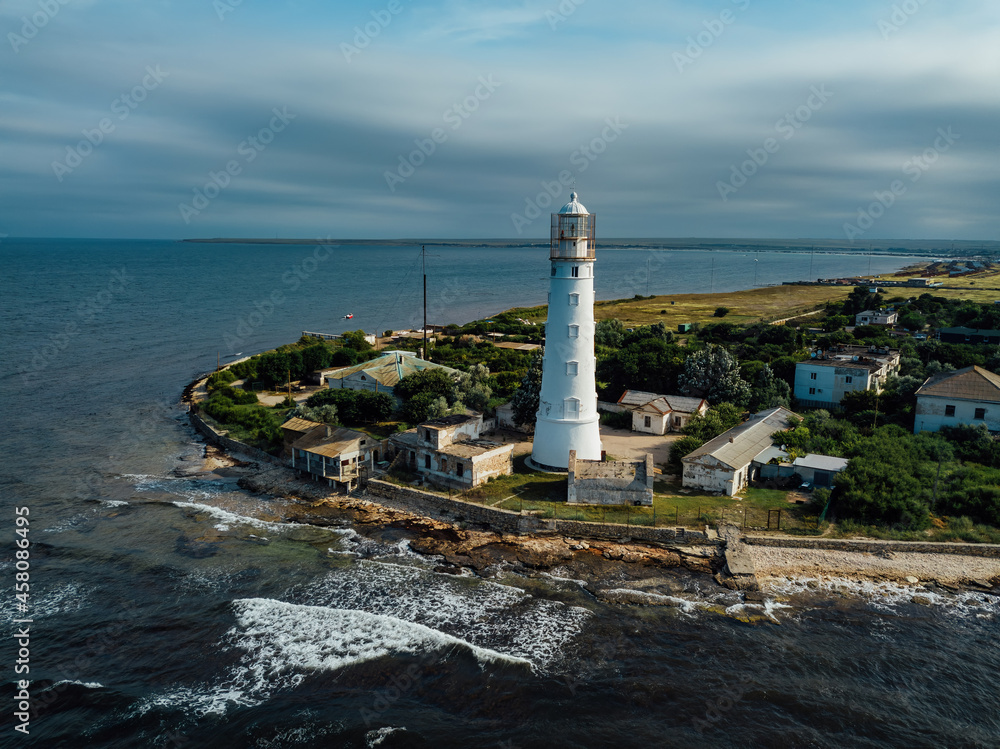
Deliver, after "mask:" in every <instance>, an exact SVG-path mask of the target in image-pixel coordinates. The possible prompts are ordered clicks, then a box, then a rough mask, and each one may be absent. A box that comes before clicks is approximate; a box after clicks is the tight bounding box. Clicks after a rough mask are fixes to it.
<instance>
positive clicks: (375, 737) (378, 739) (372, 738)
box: [365, 726, 406, 749]
mask: <svg viewBox="0 0 1000 749" xmlns="http://www.w3.org/2000/svg"><path fill="white" fill-rule="evenodd" d="M405 731H406V729H405V728H396V727H395V726H383V727H382V728H378V729H376V730H374V731H369V732H368V733H366V734H365V744H367V745H368V749H375V747H376V746H382V742H383V741H385V740H386V739H387V738H389V737H390V736H392V735H393V734H394V733H403V732H405Z"/></svg>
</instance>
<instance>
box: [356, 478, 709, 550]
mask: <svg viewBox="0 0 1000 749" xmlns="http://www.w3.org/2000/svg"><path fill="white" fill-rule="evenodd" d="M368 493H369V494H370V495H372V500H373V501H374V502H377V503H378V504H381V505H385V506H386V507H391V508H393V509H396V510H403V511H405V512H412V513H414V514H415V515H424V516H427V517H434V518H437V519H439V520H444V521H446V522H455V523H458V522H462V523H471V524H474V525H482V526H485V527H487V528H489V529H490V530H493V531H496V532H498V533H539V532H549V533H555V534H559V535H563V536H573V537H574V538H596V539H604V540H611V541H626V540H632V541H646V542H650V543H666V544H697V545H704V544H712V545H715V544H717V543H718V541H716V540H709V539H708V537H707V535H706V534H705V533H704V532H702V531H691V530H686V529H684V528H651V527H647V526H637V525H621V524H618V523H586V522H582V521H579V520H547V519H543V518H539V517H537V516H536V515H531V514H520V513H517V512H511V511H510V510H501V509H499V508H496V507H485V506H483V505H478V504H475V503H473V502H465V501H463V500H461V499H454V498H451V497H442V496H439V495H437V494H431V493H430V492H423V491H420V490H418V489H412V488H410V487H406V486H398V485H396V484H390V483H388V482H386V481H379V480H377V479H372V480H371V481H369V482H368Z"/></svg>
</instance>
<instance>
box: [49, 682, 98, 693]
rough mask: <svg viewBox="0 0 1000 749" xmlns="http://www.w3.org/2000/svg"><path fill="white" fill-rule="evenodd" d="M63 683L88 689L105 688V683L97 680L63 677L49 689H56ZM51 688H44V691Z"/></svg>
mask: <svg viewBox="0 0 1000 749" xmlns="http://www.w3.org/2000/svg"><path fill="white" fill-rule="evenodd" d="M61 684H75V685H76V686H78V687H84V688H86V689H104V685H103V684H100V683H99V682H96V681H75V680H71V679H63V680H62V681H57V682H56V683H55V684H53V685H52V686H50V687H49V689H55V688H56V687H58V686H60V685H61ZM49 689H44V690H42V691H43V692H47V691H49Z"/></svg>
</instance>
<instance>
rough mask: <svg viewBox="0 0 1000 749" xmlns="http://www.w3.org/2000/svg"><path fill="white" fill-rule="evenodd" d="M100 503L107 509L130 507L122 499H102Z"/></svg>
mask: <svg viewBox="0 0 1000 749" xmlns="http://www.w3.org/2000/svg"><path fill="white" fill-rule="evenodd" d="M100 502H101V504H102V505H104V506H105V507H122V506H125V507H127V506H128V502H125V501H124V500H121V499H102V500H100Z"/></svg>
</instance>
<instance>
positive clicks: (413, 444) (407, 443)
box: [390, 414, 514, 491]
mask: <svg viewBox="0 0 1000 749" xmlns="http://www.w3.org/2000/svg"><path fill="white" fill-rule="evenodd" d="M482 428H483V417H482V415H481V414H472V415H454V416H443V417H441V418H439V419H432V420H431V421H425V422H424V423H423V424H421V425H420V426H418V427H417V428H416V429H410V430H407V431H405V432H402V433H401V434H397V435H394V436H393V437H391V438H390V443H391V445H392V448H393V449H394V450H395V452H396V457H395V460H394V464H395V465H396V466H399V467H402V468H406V469H407V470H409V471H413V472H414V473H417V474H419V475H420V476H421V477H423V478H424V479H425V480H427V481H428V482H430V483H432V484H437V485H439V486H446V487H449V488H452V489H456V490H458V491H464V490H466V489H471V488H472V487H474V486H479V485H480V484H482V483H484V482H485V481H488V480H489V479H490V478H492V477H493V476H506V475H508V474H511V473H513V472H514V464H513V460H512V455H513V453H514V445H513V443H511V444H506V445H505V444H500V443H498V442H492V441H490V440H485V439H483V438H482V437H481V436H480V434H481V432H482Z"/></svg>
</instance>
